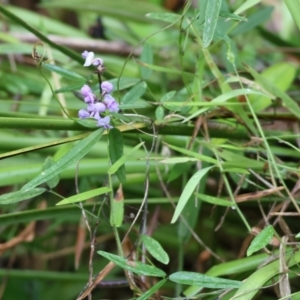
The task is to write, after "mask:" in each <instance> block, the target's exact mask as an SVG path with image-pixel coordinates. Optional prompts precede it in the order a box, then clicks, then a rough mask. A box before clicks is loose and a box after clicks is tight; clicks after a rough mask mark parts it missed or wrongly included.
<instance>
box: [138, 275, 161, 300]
mask: <svg viewBox="0 0 300 300" xmlns="http://www.w3.org/2000/svg"><path fill="white" fill-rule="evenodd" d="M166 281H167V279H163V280H161V281H159V282H158V283H156V284H155V285H153V286H152V287H151V288H150V289H149V290H147V291H146V292H144V293H143V294H142V295H141V296H140V297H138V298H137V299H136V300H148V299H152V298H151V297H150V296H151V295H153V294H154V293H155V292H156V291H158V290H159V289H160V288H161V287H162V286H163V285H164V284H165V283H166Z"/></svg>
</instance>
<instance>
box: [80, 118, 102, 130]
mask: <svg viewBox="0 0 300 300" xmlns="http://www.w3.org/2000/svg"><path fill="white" fill-rule="evenodd" d="M75 122H76V123H78V124H80V125H81V126H84V127H86V128H90V129H96V128H98V127H97V121H96V120H95V119H92V118H86V119H76V120H75Z"/></svg>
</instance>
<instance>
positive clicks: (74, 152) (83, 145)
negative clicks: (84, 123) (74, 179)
mask: <svg viewBox="0 0 300 300" xmlns="http://www.w3.org/2000/svg"><path fill="white" fill-rule="evenodd" d="M103 131H104V130H103V128H101V129H98V130H96V131H94V132H92V133H91V134H90V135H89V136H87V137H86V138H84V139H82V140H81V141H80V142H78V143H77V144H76V145H75V146H74V147H73V148H72V149H71V150H70V152H68V153H67V154H66V155H64V156H63V157H62V158H61V159H60V160H58V161H57V162H56V163H55V164H53V165H52V166H51V167H50V168H49V169H47V170H46V171H43V172H42V173H41V174H40V175H38V176H37V177H35V178H34V179H32V180H31V181H29V182H28V183H27V184H25V185H24V186H23V187H22V189H21V190H22V191H26V190H30V189H32V188H34V187H36V186H38V185H39V184H42V183H44V182H46V181H48V180H50V179H52V178H53V177H55V176H57V175H58V174H60V173H61V172H62V171H63V170H65V169H66V168H67V167H69V166H70V165H72V164H74V163H75V162H77V161H78V160H80V159H81V158H82V157H84V156H85V155H86V154H87V153H88V152H89V151H90V149H91V148H92V147H93V146H94V145H95V144H96V143H97V142H98V140H99V138H100V137H101V135H102V133H103Z"/></svg>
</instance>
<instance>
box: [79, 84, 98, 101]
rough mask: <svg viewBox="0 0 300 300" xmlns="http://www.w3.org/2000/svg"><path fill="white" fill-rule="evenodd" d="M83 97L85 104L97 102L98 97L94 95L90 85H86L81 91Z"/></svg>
mask: <svg viewBox="0 0 300 300" xmlns="http://www.w3.org/2000/svg"><path fill="white" fill-rule="evenodd" d="M80 92H81V95H82V96H83V99H84V102H85V103H94V102H95V100H96V96H95V95H94V94H93V92H92V90H91V88H90V87H89V86H88V85H86V84H85V85H84V86H83V87H82V88H81V90H80Z"/></svg>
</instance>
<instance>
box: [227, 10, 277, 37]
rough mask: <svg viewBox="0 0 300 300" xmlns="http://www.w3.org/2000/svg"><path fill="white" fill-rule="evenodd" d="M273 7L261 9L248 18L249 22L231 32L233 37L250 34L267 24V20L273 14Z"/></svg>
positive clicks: (241, 24) (239, 25)
mask: <svg viewBox="0 0 300 300" xmlns="http://www.w3.org/2000/svg"><path fill="white" fill-rule="evenodd" d="M272 11H273V7H271V6H266V7H263V8H261V9H259V10H258V11H257V12H255V13H254V14H252V15H250V16H249V17H248V21H247V22H244V23H240V24H238V26H237V27H236V28H235V29H234V30H233V31H232V32H231V34H232V35H238V34H239V35H241V34H244V33H246V32H249V31H250V30H252V29H254V28H255V27H257V26H258V25H260V24H262V23H264V22H266V20H269V19H270V16H271V14H272Z"/></svg>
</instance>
